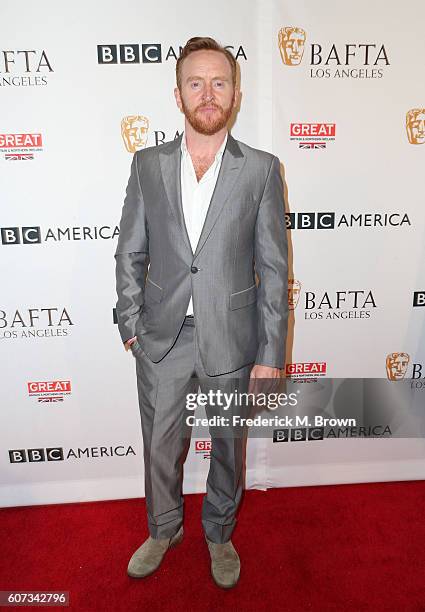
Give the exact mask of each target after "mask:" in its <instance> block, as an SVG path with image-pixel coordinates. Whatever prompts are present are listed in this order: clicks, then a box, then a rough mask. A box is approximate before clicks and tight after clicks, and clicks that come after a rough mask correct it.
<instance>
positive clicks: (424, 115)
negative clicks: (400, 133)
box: [406, 108, 425, 144]
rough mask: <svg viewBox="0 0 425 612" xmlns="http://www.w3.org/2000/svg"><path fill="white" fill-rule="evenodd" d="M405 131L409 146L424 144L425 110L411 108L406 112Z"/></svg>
mask: <svg viewBox="0 0 425 612" xmlns="http://www.w3.org/2000/svg"><path fill="white" fill-rule="evenodd" d="M406 130H407V138H408V139H409V142H410V144H424V143H425V108H412V109H411V110H409V111H407V113H406Z"/></svg>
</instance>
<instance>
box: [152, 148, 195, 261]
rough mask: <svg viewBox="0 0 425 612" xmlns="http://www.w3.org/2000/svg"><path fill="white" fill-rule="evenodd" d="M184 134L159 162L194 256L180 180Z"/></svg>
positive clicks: (173, 207)
mask: <svg viewBox="0 0 425 612" xmlns="http://www.w3.org/2000/svg"><path fill="white" fill-rule="evenodd" d="M181 141H182V136H179V138H176V139H175V140H173V141H172V142H171V143H170V144H169V146H168V147H167V148H166V149H164V150H162V151H161V152H160V153H159V163H160V166H161V173H162V180H163V181H164V186H165V191H166V193H167V198H168V201H169V203H170V206H171V210H172V211H173V214H174V217H175V219H176V221H177V225H178V226H179V228H180V231H181V236H182V238H183V241H184V243H185V245H186V248H187V249H189V253H190V256H191V257H193V251H192V247H191V244H190V240H189V235H188V233H187V229H186V224H185V221H184V214H183V205H182V188H181V180H180V168H181V153H180V145H181Z"/></svg>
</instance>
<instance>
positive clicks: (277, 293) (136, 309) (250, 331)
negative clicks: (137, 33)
mask: <svg viewBox="0 0 425 612" xmlns="http://www.w3.org/2000/svg"><path fill="white" fill-rule="evenodd" d="M181 138H182V137H181V136H180V138H177V139H176V140H174V141H171V142H166V143H164V144H162V145H160V146H158V147H150V148H148V149H144V150H142V151H138V152H137V153H135V155H134V157H133V162H132V166H131V175H130V178H129V182H128V186H127V194H126V198H125V201H124V206H123V210H122V216H121V222H120V235H119V239H118V245H117V249H116V252H115V260H116V287H117V294H118V301H117V305H116V311H117V318H118V328H119V331H120V335H121V338H122V340H123V342H125V341H126V340H128V339H129V338H132V337H133V336H136V335H137V338H138V340H139V343H140V345H141V346H142V348H143V350H144V352H145V354H146V355H147V356H148V357H149V358H150V359H151V360H152V361H153V362H158V361H160V360H161V359H162V358H163V357H164V356H165V354H166V353H167V352H168V351H169V350H170V348H171V347H172V345H173V344H174V341H175V339H176V338H177V335H178V333H179V331H180V328H181V325H182V323H183V320H184V318H185V314H186V311H187V307H188V304H189V299H190V295H191V294H192V296H193V308H194V315H195V321H196V333H197V338H198V345H199V350H200V353H201V357H202V362H203V365H204V368H205V370H206V372H207V374H208V375H210V376H214V375H219V374H224V373H228V372H232V371H234V370H236V369H238V368H241V367H242V366H244V365H247V364H249V363H252V362H255V363H257V364H263V365H269V366H274V367H279V368H283V367H284V364H285V342H286V329H287V317H288V300H287V297H288V294H287V273H288V264H287V238H286V226H285V210H284V195H283V185H282V179H281V176H280V165H279V160H278V158H277V157H274V156H273V155H271V154H269V153H266V152H264V151H260V150H258V149H253V148H251V147H249V146H247V145H246V144H243V143H242V142H239V141H237V140H235V139H234V138H233V137H232V136H231V135H230V134H229V137H228V140H227V144H226V149H225V151H224V154H223V159H222V164H221V168H220V172H219V175H218V178H217V184H216V187H215V190H214V193H213V196H212V199H211V203H210V206H209V209H208V213H207V216H206V219H205V223H204V226H203V228H202V233H201V236H200V239H199V242H198V245H197V247H196V251H195V253H193V252H192V248H191V245H190V241H189V237H188V234H187V230H186V226H185V222H184V215H183V208H182V202H181V185H180V159H181V151H180V143H181ZM148 266H149V268H148ZM255 272H256V273H257V275H258V277H259V285H258V287H257V286H256V283H255ZM146 273H147V274H146Z"/></svg>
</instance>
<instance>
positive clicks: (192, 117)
mask: <svg viewBox="0 0 425 612" xmlns="http://www.w3.org/2000/svg"><path fill="white" fill-rule="evenodd" d="M181 102H182V109H183V113H184V116H185V117H186V119H187V120H188V122H189V124H190V125H191V126H192V127H193V129H194V130H195V132H198V133H199V134H203V135H204V136H212V135H213V134H216V133H217V132H219V131H220V130H222V129H223V128H224V127H226V125H227V123H228V121H229V119H230V117H231V115H232V112H233V101H232V102H231V103H230V104H229V106H228V107H227V108H223V107H222V106H220V105H219V104H215V102H208V103H204V104H199V105H198V106H197V107H196V108H195V109H194V110H191V109H189V108H188V107H187V106H186V104H185V102H184V100H183V98H181ZM205 107H213V108H215V109H216V111H218V112H215V113H214V116H208V115H207V116H203V115H204V113H202V111H201V109H202V108H205Z"/></svg>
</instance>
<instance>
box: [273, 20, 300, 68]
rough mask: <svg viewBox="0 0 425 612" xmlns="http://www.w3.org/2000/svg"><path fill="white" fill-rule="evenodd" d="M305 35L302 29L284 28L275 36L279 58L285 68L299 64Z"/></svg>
mask: <svg viewBox="0 0 425 612" xmlns="http://www.w3.org/2000/svg"><path fill="white" fill-rule="evenodd" d="M305 39H306V34H305V30H303V29H302V28H294V27H286V28H282V29H281V30H279V33H278V35H277V40H278V45H279V51H280V57H281V58H282V62H283V63H284V64H285V65H286V66H298V65H299V64H301V60H302V58H303V53H304V45H305Z"/></svg>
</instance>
